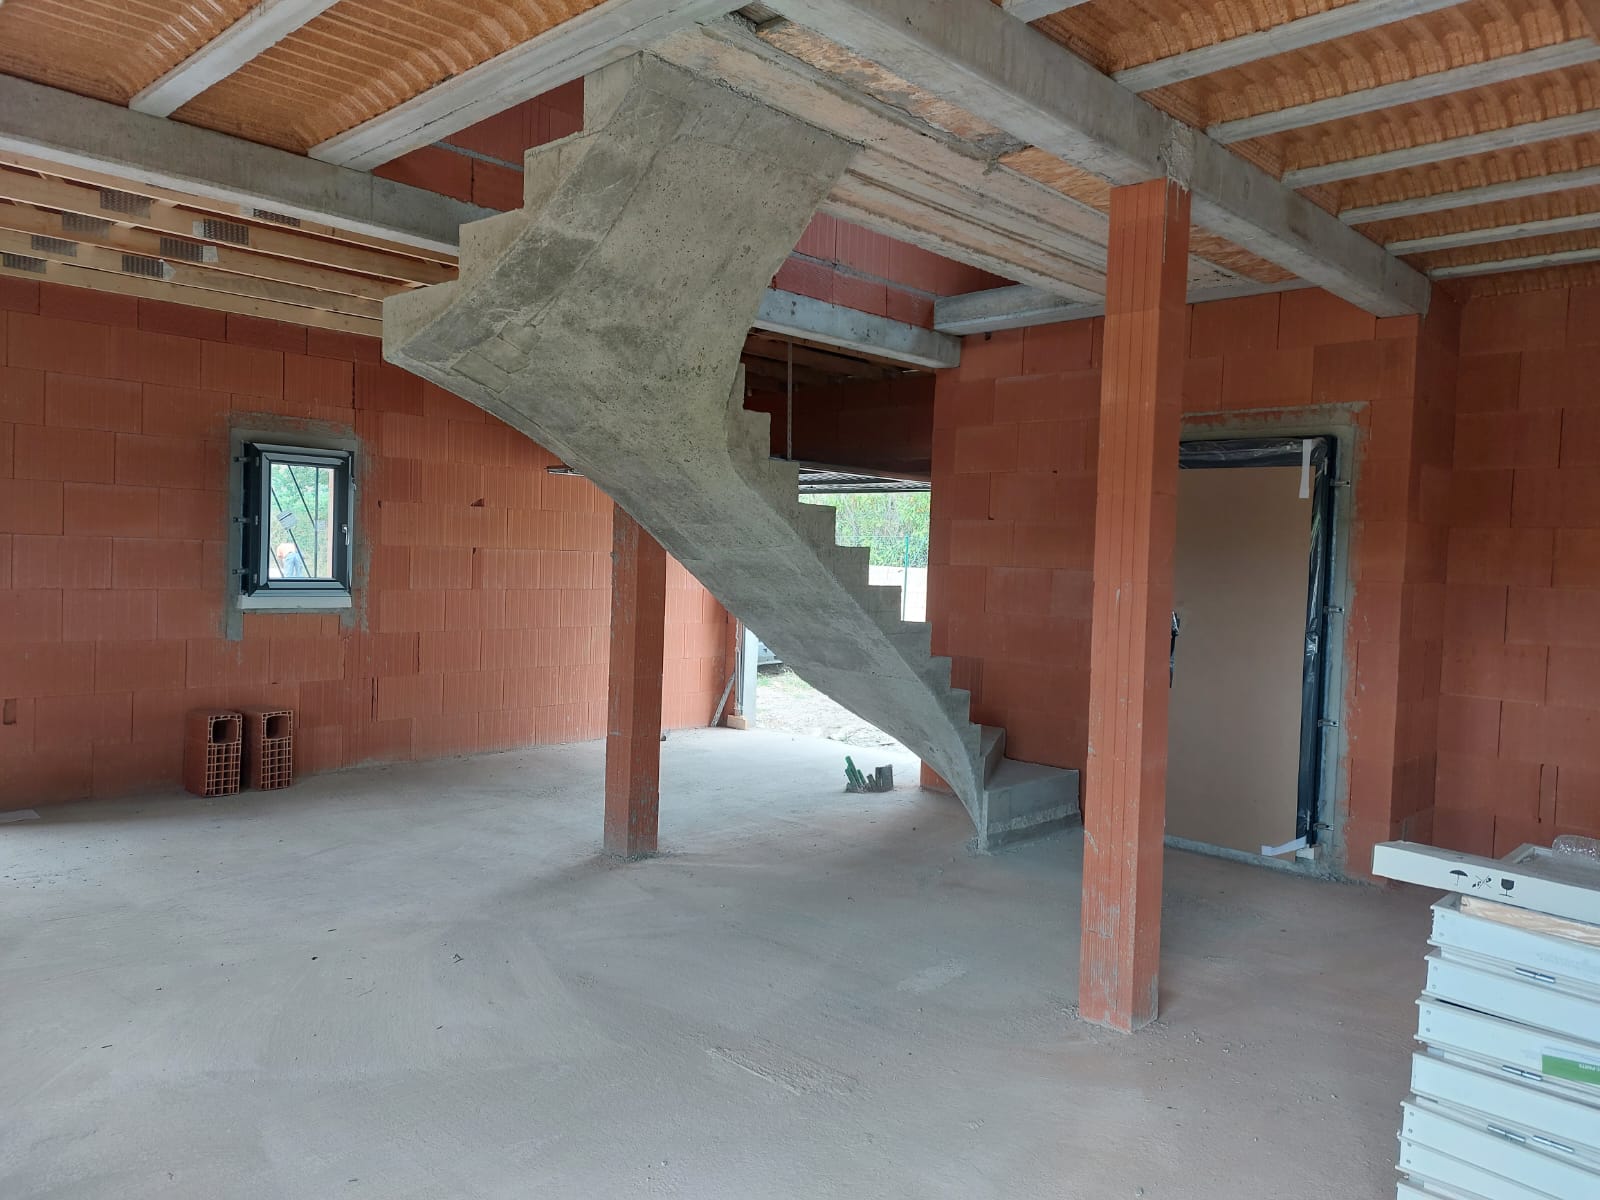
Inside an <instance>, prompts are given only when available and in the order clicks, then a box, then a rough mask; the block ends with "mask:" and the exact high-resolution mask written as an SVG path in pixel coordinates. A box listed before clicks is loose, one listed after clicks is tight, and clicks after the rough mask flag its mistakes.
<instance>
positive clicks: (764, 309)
mask: <svg viewBox="0 0 1600 1200" xmlns="http://www.w3.org/2000/svg"><path fill="white" fill-rule="evenodd" d="M754 327H755V328H756V329H764V330H766V331H767V332H768V333H776V334H780V335H782V336H784V337H796V338H804V339H805V340H807V341H812V342H821V343H822V344H823V345H825V346H837V347H839V348H840V349H841V350H850V351H854V352H855V353H858V354H870V355H873V356H874V357H877V358H888V359H893V360H894V361H895V362H902V363H905V364H907V365H908V366H913V367H923V368H926V369H928V370H934V369H938V368H943V367H953V366H955V365H956V364H957V363H959V362H960V361H961V343H960V342H959V341H957V340H956V339H955V338H953V337H949V336H947V335H945V334H942V333H935V332H934V331H933V330H931V329H923V328H921V327H919V326H916V325H907V324H905V323H904V322H902V321H891V320H890V319H889V318H888V317H879V316H875V315H874V314H872V313H864V312H857V311H856V310H855V309H853V308H846V307H845V306H844V305H842V304H829V303H828V302H827V301H826V300H814V299H812V298H811V297H810V296H797V295H795V294H794V293H793V292H780V291H777V290H775V289H772V288H768V289H767V293H766V295H765V296H763V297H762V298H761V308H760V309H759V310H758V311H757V313H756V320H755V326H754Z"/></svg>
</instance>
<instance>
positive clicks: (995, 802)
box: [977, 758, 1079, 850]
mask: <svg viewBox="0 0 1600 1200" xmlns="http://www.w3.org/2000/svg"><path fill="white" fill-rule="evenodd" d="M983 800H984V803H983V810H984V816H985V822H984V827H983V828H982V829H980V830H979V831H978V839H977V840H978V849H980V850H995V849H998V848H999V847H1001V846H1006V845H1010V844H1011V843H1012V842H1018V841H1021V840H1023V839H1024V838H1031V837H1038V836H1040V835H1041V834H1045V833H1053V832H1055V831H1056V830H1057V829H1065V828H1067V827H1069V826H1072V825H1076V824H1077V823H1078V819H1079V810H1078V772H1076V771H1072V770H1068V769H1066V768H1063V767H1046V766H1041V765H1040V764H1038V763H1026V762H1018V761H1017V760H1016V759H1013V758H1003V759H1001V760H1000V765H999V766H998V767H996V768H995V771H994V774H992V775H991V776H989V782H988V784H987V785H986V786H985V788H984V796H983Z"/></svg>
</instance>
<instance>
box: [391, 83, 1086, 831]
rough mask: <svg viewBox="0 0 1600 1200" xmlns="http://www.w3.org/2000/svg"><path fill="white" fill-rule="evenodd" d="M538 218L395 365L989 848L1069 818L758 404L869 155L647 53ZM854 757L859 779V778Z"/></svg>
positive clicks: (412, 330) (407, 297)
mask: <svg viewBox="0 0 1600 1200" xmlns="http://www.w3.org/2000/svg"><path fill="white" fill-rule="evenodd" d="M584 125H585V129H584V132H582V133H578V134H574V135H573V136H571V137H568V138H564V139H562V140H561V141H559V142H554V143H551V144H549V145H546V146H542V147H539V148H537V149H535V150H532V151H530V152H529V153H528V156H527V161H526V184H525V197H524V206H523V207H522V208H521V209H518V210H516V211H513V212H509V213H506V214H503V215H501V216H498V217H493V218H490V219H488V220H485V221H480V222H476V223H474V224H471V225H467V226H464V227H463V228H462V231H461V269H460V277H459V278H458V279H457V280H456V281H454V282H451V283H444V284H439V285H436V286H433V287H429V288H424V289H421V290H419V291H415V292H410V293H407V294H404V295H400V296H395V297H391V298H390V299H389V300H387V301H385V303H384V322H383V324H384V354H385V356H386V357H387V358H388V359H389V360H390V361H392V362H394V363H397V364H399V365H400V366H403V367H405V368H406V369H407V370H409V371H412V372H414V373H415V374H418V375H421V376H423V377H425V378H427V379H430V380H432V381H434V382H435V383H438V384H439V385H440V386H442V387H445V388H447V389H449V390H450V391H452V392H455V393H456V394H458V395H460V396H463V397H465V398H467V399H469V400H471V401H473V402H474V403H476V404H478V405H481V406H482V407H483V408H485V409H487V410H488V411H489V412H491V413H493V414H495V415H496V416H498V417H500V418H501V419H502V420H504V421H506V422H507V423H508V424H510V425H512V426H514V427H515V428H517V429H519V430H521V431H523V432H524V433H526V434H528V435H529V436H530V437H532V438H533V439H535V440H536V441H538V442H539V443H540V444H542V445H544V446H545V447H547V448H549V449H550V450H551V451H552V452H554V453H556V454H559V455H561V457H562V458H563V459H564V460H565V461H566V462H567V463H568V464H570V465H571V466H572V467H573V468H575V469H577V470H580V471H581V472H583V474H585V475H586V476H588V477H589V478H590V479H591V480H593V481H594V482H595V483H596V484H597V485H598V486H599V487H600V488H602V489H603V490H604V491H605V492H606V493H607V494H608V495H610V496H611V498H612V499H613V500H615V501H616V502H617V503H618V504H620V505H621V506H622V507H623V508H624V509H625V510H627V512H628V513H630V514H631V515H632V516H633V517H634V518H635V519H636V520H637V521H638V522H639V523H640V524H641V525H642V526H644V528H645V529H647V530H649V531H650V533H651V534H652V535H654V536H655V538H656V539H657V540H658V541H660V542H661V543H662V544H663V545H664V546H665V547H666V548H667V550H668V551H669V552H670V553H671V554H672V555H673V556H674V557H675V558H677V559H678V560H679V561H680V562H681V563H683V565H684V566H685V567H687V568H688V569H689V571H691V572H692V573H693V574H694V575H695V577H696V578H698V579H699V580H700V582H701V583H703V584H704V585H705V587H706V588H707V589H708V590H710V592H711V593H712V594H713V595H714V596H716V597H717V599H718V600H719V601H721V603H722V604H723V605H724V606H725V607H726V608H727V609H728V610H729V611H730V612H732V613H733V614H734V615H735V616H737V617H738V618H739V619H740V620H742V621H744V622H745V623H746V624H747V625H748V626H749V627H750V628H751V629H753V630H754V631H755V632H756V633H757V634H758V635H760V637H761V638H762V640H764V641H765V642H766V643H767V644H768V645H769V646H770V647H772V649H773V650H775V651H776V652H777V653H778V654H779V655H780V656H781V657H782V658H783V660H784V662H785V663H786V664H788V665H789V666H790V667H792V668H793V669H794V670H795V672H796V673H797V674H799V675H800V676H801V677H802V678H804V679H806V680H807V681H808V682H810V683H811V684H813V685H814V686H815V687H817V688H819V689H820V690H821V691H823V692H825V693H826V694H828V695H829V696H832V697H833V698H834V699H835V700H837V701H838V702H839V703H840V704H843V705H844V706H845V707H846V708H848V709H850V710H851V711H852V712H854V713H856V714H857V715H858V716H860V717H862V718H863V719H864V720H867V721H870V722H872V723H873V724H874V725H876V726H878V727H879V728H881V729H883V730H885V731H886V732H888V733H890V734H892V735H893V736H895V737H897V738H899V739H900V740H901V741H902V742H904V743H905V744H906V745H907V746H908V747H909V748H910V749H911V750H912V751H913V752H914V753H916V754H918V755H919V756H920V757H921V758H922V759H923V760H924V761H925V762H927V763H929V764H930V765H931V766H932V767H933V768H934V770H936V771H937V772H938V773H939V774H940V776H941V777H942V778H943V779H944V780H946V781H947V782H948V783H949V785H950V787H951V789H952V790H953V791H954V792H955V794H956V795H957V796H959V797H960V799H961V801H962V803H963V804H964V805H965V806H966V808H967V811H968V813H969V814H970V815H971V817H972V820H973V823H974V825H975V827H976V828H977V830H978V843H979V845H980V846H983V847H985V848H987V847H989V846H992V845H995V844H997V843H999V842H1002V841H1006V840H1010V839H1012V838H1014V837H1017V836H1019V835H1022V834H1026V833H1032V832H1037V831H1040V830H1043V829H1047V828H1054V827H1057V826H1060V825H1064V824H1067V823H1069V822H1071V821H1073V820H1075V819H1076V816H1077V812H1078V779H1077V772H1075V771H1065V770H1061V769H1058V768H1054V767H1043V766H1037V765H1034V764H1028V763H1020V762H1013V761H1012V760H1009V759H1007V758H1005V757H1004V755H1005V734H1004V732H1003V731H1001V730H998V729H989V728H980V727H979V726H977V725H974V724H973V723H972V722H971V721H970V720H969V719H968V694H967V693H966V692H965V691H962V690H960V689H958V688H952V687H951V686H950V660H949V659H948V658H942V657H935V656H933V655H932V654H931V652H930V647H929V626H928V625H926V624H921V623H908V622H905V621H902V620H901V619H900V615H899V614H900V589H899V588H898V587H881V586H875V585H873V584H870V583H869V582H868V580H867V575H868V572H867V551H866V550H865V549H862V548H859V547H846V546H839V545H837V544H835V541H834V512H833V510H832V509H831V508H826V507H822V506H818V505H810V504H801V503H800V502H799V497H798V487H797V480H796V468H795V466H794V465H793V464H792V463H783V462H778V461H774V460H773V459H772V458H771V457H770V456H769V445H770V443H769V440H768V439H769V428H768V424H769V423H768V418H767V417H766V416H765V415H764V414H759V413H752V412H748V411H746V409H745V408H744V377H743V370H742V368H740V366H739V354H740V350H741V348H742V346H743V342H744V338H745V334H746V332H747V331H748V329H749V328H750V323H751V320H752V319H753V317H754V315H755V313H756V309H757V307H758V306H759V304H760V301H761V296H762V294H763V292H764V290H765V289H766V287H767V286H768V284H769V282H770V280H771V279H772V276H773V274H774V273H775V272H776V271H777V269H778V267H779V266H780V265H781V264H782V262H783V260H784V258H785V257H786V256H787V255H788V253H789V251H790V250H791V249H792V248H793V247H794V245H795V243H796V242H797V241H798V240H799V237H800V235H801V233H802V232H803V231H804V230H805V227H806V225H807V223H808V222H809V221H810V219H811V216H812V214H813V212H814V211H815V209H816V207H817V205H818V203H819V202H820V201H821V200H822V199H823V198H824V197H825V196H826V195H827V193H828V191H829V189H830V188H831V187H832V185H833V183H834V182H835V180H836V179H838V177H839V176H840V175H841V173H842V172H843V171H844V170H845V169H846V167H847V165H848V164H849V162H850V159H851V157H852V156H853V155H854V154H855V152H856V148H855V147H854V146H852V145H850V144H849V143H846V142H843V141H841V140H839V139H838V138H835V137H834V136H832V135H831V134H827V133H824V132H821V131H819V130H816V129H813V128H811V127H810V126H807V125H805V124H802V123H801V122H799V121H796V120H795V119H793V118H792V117H789V116H787V115H785V114H781V113H778V112H775V111H773V110H772V109H769V108H767V107H765V106H764V105H762V104H760V103H758V102H756V101H753V100H750V99H747V98H745V97H742V96H739V95H737V94H736V93H734V92H731V91H729V90H727V89H726V88H724V87H721V86H718V85H715V84H711V83H708V82H703V81H701V80H698V79H696V78H695V77H693V76H692V75H689V74H687V73H685V72H683V71H681V70H679V69H678V68H675V67H672V66H669V65H667V64H665V63H663V62H661V61H660V60H659V59H656V58H654V57H652V56H649V55H639V56H636V57H634V58H632V59H630V60H627V61H625V62H621V63H618V64H616V65H614V66H611V67H608V68H606V69H605V70H604V71H602V72H600V73H598V74H597V75H594V76H591V77H590V78H589V80H588V84H587V87H586V97H585V120H584ZM842 765H843V764H842V763H841V775H842Z"/></svg>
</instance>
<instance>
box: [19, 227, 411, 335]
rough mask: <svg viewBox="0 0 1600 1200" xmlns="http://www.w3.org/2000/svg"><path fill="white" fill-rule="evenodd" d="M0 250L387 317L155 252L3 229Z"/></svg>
mask: <svg viewBox="0 0 1600 1200" xmlns="http://www.w3.org/2000/svg"><path fill="white" fill-rule="evenodd" d="M0 250H3V251H6V252H8V253H11V254H20V255H22V256H24V257H38V258H46V259H50V260H51V261H54V262H65V263H70V264H72V265H75V266H80V267H86V268H88V269H90V270H94V271H99V272H103V273H106V274H110V275H116V274H118V273H120V274H124V275H129V276H132V277H135V278H148V277H151V276H146V275H142V274H140V273H139V272H138V271H129V270H128V269H127V261H128V260H136V261H138V262H141V263H144V264H147V265H148V266H150V267H151V268H152V269H153V270H159V271H160V272H161V274H160V275H157V276H154V277H155V278H161V279H164V280H165V281H166V282H168V283H173V284H179V285H181V286H183V287H189V288H195V289H198V290H200V291H205V292H225V293H227V294H229V295H233V296H241V297H249V298H251V299H254V300H269V301H274V302H277V303H282V304H293V305H297V306H299V307H303V308H317V309H323V310H325V311H327V312H339V313H344V314H346V315H348V316H352V317H366V318H367V319H369V320H372V321H377V320H381V319H382V316H383V305H382V304H381V303H380V302H379V301H377V300H364V299H361V298H360V297H357V296H342V295H338V294H336V293H334V292H322V291H314V290H312V289H311V288H305V287H300V286H298V285H296V284H292V283H280V282H278V281H277V280H273V279H257V278H255V277H254V276H250V275H229V274H227V273H226V272H223V271H213V270H211V269H210V268H208V267H206V266H203V265H195V264H191V263H184V262H176V261H173V260H171V259H163V258H160V257H157V256H154V255H145V254H140V255H124V254H123V253H122V252H120V251H117V250H107V249H105V248H104V247H103V246H94V245H90V244H88V243H85V242H76V241H70V240H68V239H66V238H52V239H49V241H48V242H41V241H40V240H39V239H35V238H31V237H29V236H28V235H27V234H23V233H12V232H8V231H5V230H0Z"/></svg>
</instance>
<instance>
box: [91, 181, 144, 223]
mask: <svg viewBox="0 0 1600 1200" xmlns="http://www.w3.org/2000/svg"><path fill="white" fill-rule="evenodd" d="M100 207H101V208H103V209H105V210H106V212H114V213H125V214H127V215H128V216H130V217H148V216H149V215H150V197H149V196H140V195H136V194H135V193H133V192H119V191H117V189H116V188H101V189H100Z"/></svg>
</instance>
